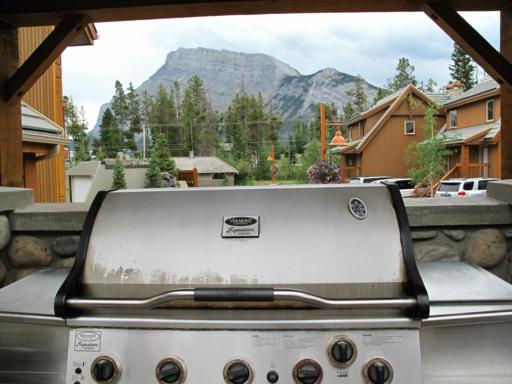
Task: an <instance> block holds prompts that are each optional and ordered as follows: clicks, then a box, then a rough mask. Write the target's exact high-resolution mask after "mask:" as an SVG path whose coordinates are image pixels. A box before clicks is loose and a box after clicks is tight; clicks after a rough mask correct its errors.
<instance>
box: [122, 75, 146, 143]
mask: <svg viewBox="0 0 512 384" xmlns="http://www.w3.org/2000/svg"><path fill="white" fill-rule="evenodd" d="M126 101H127V109H128V130H127V131H125V138H126V147H127V148H128V149H130V150H131V151H132V152H135V151H137V143H136V135H137V134H138V133H141V132H142V115H141V108H140V101H139V96H138V94H137V91H136V90H135V88H134V87H133V84H132V83H130V84H129V86H128V94H127V95H126Z"/></svg>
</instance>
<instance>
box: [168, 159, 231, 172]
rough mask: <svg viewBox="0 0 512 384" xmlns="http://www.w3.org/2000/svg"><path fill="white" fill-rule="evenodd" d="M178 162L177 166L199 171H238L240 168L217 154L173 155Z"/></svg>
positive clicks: (182, 168)
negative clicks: (190, 156)
mask: <svg viewBox="0 0 512 384" xmlns="http://www.w3.org/2000/svg"><path fill="white" fill-rule="evenodd" d="M173 159H174V161H175V162H176V168H178V169H181V170H185V169H194V168H197V173H199V174H201V173H238V169H236V168H234V167H232V166H231V165H229V164H228V163H226V162H225V161H223V160H221V159H219V158H218V157H217V156H199V157H193V158H189V157H173Z"/></svg>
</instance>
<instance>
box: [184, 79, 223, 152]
mask: <svg viewBox="0 0 512 384" xmlns="http://www.w3.org/2000/svg"><path fill="white" fill-rule="evenodd" d="M216 120H217V119H216V116H215V114H214V113H213V110H212V107H211V104H210V101H209V100H208V97H207V96H206V90H205V88H204V83H203V80H202V79H201V78H200V77H199V76H197V75H194V76H192V77H191V78H190V79H189V80H188V83H187V88H186V89H185V92H184V96H183V124H184V131H185V132H186V133H185V137H184V147H185V148H186V150H188V151H190V150H193V151H194V152H196V153H197V154H198V155H200V156H208V155H211V154H212V153H213V152H214V150H215V148H216V147H217V121H216Z"/></svg>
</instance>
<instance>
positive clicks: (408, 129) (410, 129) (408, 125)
mask: <svg viewBox="0 0 512 384" xmlns="http://www.w3.org/2000/svg"><path fill="white" fill-rule="evenodd" d="M404 134H405V135H415V134H416V127H415V125H414V121H406V122H405V124H404Z"/></svg>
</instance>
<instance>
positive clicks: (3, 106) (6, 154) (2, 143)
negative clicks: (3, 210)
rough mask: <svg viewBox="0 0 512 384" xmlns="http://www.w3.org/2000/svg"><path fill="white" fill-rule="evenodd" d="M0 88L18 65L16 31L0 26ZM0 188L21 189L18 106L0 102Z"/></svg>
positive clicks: (19, 111) (19, 116) (20, 145)
mask: <svg viewBox="0 0 512 384" xmlns="http://www.w3.org/2000/svg"><path fill="white" fill-rule="evenodd" d="M0 58H1V59H0V87H1V86H2V85H3V84H5V82H6V81H7V79H9V78H10V77H11V76H12V74H13V73H15V72H16V69H17V68H18V65H19V60H20V59H19V51H18V29H17V28H12V27H9V26H5V25H0ZM0 185H2V186H4V187H23V150H22V141H21V102H20V101H18V102H17V103H13V104H7V103H5V102H4V100H3V99H1V98H0Z"/></svg>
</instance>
